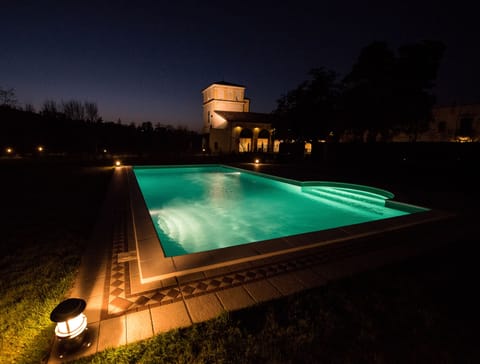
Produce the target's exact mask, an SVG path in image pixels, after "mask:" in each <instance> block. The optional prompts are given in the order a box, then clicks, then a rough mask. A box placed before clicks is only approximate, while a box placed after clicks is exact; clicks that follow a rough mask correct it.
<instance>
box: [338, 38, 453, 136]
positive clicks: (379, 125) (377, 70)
mask: <svg viewBox="0 0 480 364" xmlns="http://www.w3.org/2000/svg"><path fill="white" fill-rule="evenodd" d="M444 49H445V46H444V45H443V44H442V43H441V42H438V41H424V42H421V43H416V44H410V45H405V46H402V47H400V48H399V49H398V52H397V54H398V55H397V54H395V52H394V51H393V50H391V49H390V48H389V47H388V45H387V44H386V43H384V42H375V43H372V44H370V45H368V46H367V47H365V48H364V49H363V50H362V51H361V53H360V56H359V58H358V60H357V62H356V63H355V64H354V65H353V68H352V71H351V72H350V73H349V74H348V75H347V76H346V77H345V78H344V80H343V81H344V85H345V90H344V93H343V97H342V110H343V114H342V115H343V120H344V122H345V126H346V127H348V128H350V129H351V130H353V131H354V132H355V133H357V134H361V133H363V132H364V131H367V132H368V137H367V140H370V141H373V140H375V139H376V138H377V137H378V136H380V137H381V139H382V140H385V139H387V138H388V137H389V135H390V133H391V131H392V130H394V129H401V130H404V131H407V132H408V133H410V134H412V135H413V136H414V138H416V135H417V133H418V132H419V131H421V130H423V129H424V128H426V127H427V124H428V121H429V119H430V113H431V109H432V106H433V104H434V102H435V98H434V96H433V94H432V93H431V89H432V88H433V86H434V80H435V78H436V76H437V70H438V67H439V64H440V60H441V58H442V55H443V52H444Z"/></svg>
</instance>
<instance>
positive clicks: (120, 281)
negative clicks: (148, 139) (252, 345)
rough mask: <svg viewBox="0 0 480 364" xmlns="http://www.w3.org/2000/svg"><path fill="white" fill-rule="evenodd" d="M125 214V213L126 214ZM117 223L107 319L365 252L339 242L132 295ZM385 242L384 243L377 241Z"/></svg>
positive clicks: (370, 247)
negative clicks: (259, 264)
mask: <svg viewBox="0 0 480 364" xmlns="http://www.w3.org/2000/svg"><path fill="white" fill-rule="evenodd" d="M123 215H124V216H125V214H123ZM122 222H123V223H119V224H117V225H116V228H115V231H114V232H113V237H112V242H113V244H112V251H111V259H110V264H109V265H108V266H107V269H108V272H109V273H110V274H107V279H106V280H105V286H106V287H105V291H106V292H108V295H107V297H108V303H107V306H108V307H107V308H106V309H104V310H102V312H103V316H104V317H103V318H102V319H106V318H108V317H114V316H118V315H122V314H125V312H126V311H131V310H136V311H138V310H142V309H146V308H147V307H148V306H157V305H165V304H170V303H174V302H177V301H180V300H188V299H189V298H192V297H195V296H199V295H204V294H209V293H212V292H216V291H220V290H223V289H226V288H231V287H236V286H240V285H242V284H245V283H249V282H253V281H258V280H262V279H265V278H268V277H272V276H276V275H279V274H283V273H287V272H291V271H295V270H299V269H303V268H307V267H309V266H312V265H317V264H324V263H328V262H329V261H333V260H338V259H339V258H345V257H348V256H352V255H358V254H359V252H361V251H362V242H361V241H358V240H357V241H356V242H355V244H351V243H349V242H348V241H347V242H345V243H337V244H334V245H332V246H329V247H328V248H326V249H322V250H319V251H318V252H317V253H314V252H310V253H309V255H304V256H299V257H297V258H293V259H292V258H289V259H288V260H285V261H280V262H275V263H271V264H265V265H263V266H259V267H255V268H251V269H242V270H239V271H235V272H231V273H227V274H222V275H219V276H214V277H209V278H202V279H197V280H193V281H189V282H186V283H176V284H174V285H172V286H170V287H166V288H161V289H155V290H152V291H147V292H140V293H137V294H130V287H129V282H130V280H129V269H128V264H129V263H128V262H121V263H119V262H118V261H117V256H118V254H119V253H122V252H126V251H127V250H128V244H127V241H126V233H125V231H123V229H124V228H125V226H126V225H125V224H124V223H125V221H122ZM377 244H378V245H381V243H377ZM374 245H376V244H375V243H374ZM364 246H365V248H366V249H365V250H368V251H372V250H375V248H376V247H375V246H373V245H372V242H371V241H370V242H369V243H368V244H364Z"/></svg>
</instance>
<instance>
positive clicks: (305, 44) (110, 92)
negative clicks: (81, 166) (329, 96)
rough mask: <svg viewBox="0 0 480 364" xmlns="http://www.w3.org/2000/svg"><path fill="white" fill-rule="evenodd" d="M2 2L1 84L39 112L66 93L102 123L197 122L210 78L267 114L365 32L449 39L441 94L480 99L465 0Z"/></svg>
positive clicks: (471, 15) (354, 48) (340, 66)
mask: <svg viewBox="0 0 480 364" xmlns="http://www.w3.org/2000/svg"><path fill="white" fill-rule="evenodd" d="M0 1H1V6H0V24H1V25H2V32H1V34H0V39H1V44H0V87H3V88H10V87H13V88H15V90H16V93H17V97H18V100H19V103H20V105H23V104H25V103H31V104H33V105H34V106H35V107H36V108H37V109H39V108H40V107H41V105H42V103H43V102H44V101H45V100H46V99H53V100H56V101H58V102H60V101H61V100H65V101H66V100H69V99H72V98H73V99H76V100H80V101H83V100H86V101H94V102H97V104H98V107H99V112H100V115H101V116H102V117H103V119H104V120H112V121H116V120H117V119H118V118H120V119H121V120H122V121H123V122H125V123H128V122H131V121H135V122H142V121H147V120H149V121H152V122H154V123H155V122H160V123H162V124H171V125H182V126H186V127H189V128H190V129H193V130H197V129H200V127H201V115H202V113H201V102H202V99H201V94H200V92H201V90H202V89H203V88H205V87H206V86H208V85H209V84H210V83H212V82H214V81H221V80H224V81H229V82H233V83H239V84H243V85H245V86H246V88H247V89H246V95H247V97H249V98H250V99H251V111H255V112H270V111H272V110H273V109H275V107H276V100H277V99H278V98H279V97H280V96H281V95H282V94H285V93H286V92H287V91H288V90H290V89H292V88H294V87H295V86H297V85H298V84H299V83H300V82H301V81H303V80H305V79H306V78H307V73H308V71H309V70H310V69H312V68H314V67H321V66H324V67H327V68H329V69H332V70H334V71H337V72H338V73H339V74H340V75H341V76H343V75H344V74H345V73H346V72H348V71H349V70H350V68H351V66H352V64H353V63H354V62H355V60H356V59H357V57H358V55H359V52H360V50H361V49H362V48H363V47H365V46H366V45H368V44H370V43H371V42H373V41H377V40H379V41H386V42H388V43H389V44H390V45H391V47H392V48H396V47H398V46H399V45H402V44H406V43H414V42H418V41H421V40H424V39H435V40H441V41H443V42H444V43H445V45H446V46H447V50H446V53H445V55H444V58H443V60H442V65H441V68H440V72H439V77H438V79H437V85H438V87H437V90H436V94H437V96H438V101H439V103H442V104H445V103H451V102H457V103H471V102H480V87H479V85H480V72H479V70H478V68H479V67H480V46H479V44H480V43H479V36H480V31H479V26H478V19H477V18H478V15H477V12H476V11H475V9H474V8H473V5H470V7H469V6H467V5H466V4H462V1H460V2H459V1H456V2H449V3H448V4H446V5H443V4H442V3H444V2H439V1H437V2H430V1H428V2H425V1H423V2H422V1H420V0H417V1H411V0H406V1H402V2H399V3H398V4H394V3H391V2H387V1H378V2H377V1H375V2H372V1H341V0H339V1H335V2H323V1H301V0H297V1H288V2H283V1H261V0H257V1H250V0H248V1H243V2H240V1H239V2H234V1H223V2H217V1H205V0H204V1H191V0H190V1H182V0H178V1H168V2H166V1H160V0H158V1H141V0H139V1H121V0H119V1H100V0H98V1H96V2H94V1H22V0H17V1H8V2H6V1H3V0H0ZM164 3H167V4H168V5H164ZM222 3H223V5H221V4H222ZM470 3H473V2H470ZM225 4H226V5H225ZM235 4H239V6H238V7H236V6H235Z"/></svg>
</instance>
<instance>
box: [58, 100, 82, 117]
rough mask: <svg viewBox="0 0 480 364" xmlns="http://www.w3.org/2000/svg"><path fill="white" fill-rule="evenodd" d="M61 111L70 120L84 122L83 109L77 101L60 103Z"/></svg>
mask: <svg viewBox="0 0 480 364" xmlns="http://www.w3.org/2000/svg"><path fill="white" fill-rule="evenodd" d="M62 111H63V113H64V114H65V117H66V118H67V119H70V120H85V107H84V105H83V104H82V103H81V102H79V101H77V100H69V101H62Z"/></svg>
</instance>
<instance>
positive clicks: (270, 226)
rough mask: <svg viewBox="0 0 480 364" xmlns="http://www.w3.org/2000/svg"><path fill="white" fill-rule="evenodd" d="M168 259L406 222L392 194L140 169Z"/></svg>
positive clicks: (218, 169)
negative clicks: (353, 227) (372, 224)
mask: <svg viewBox="0 0 480 364" xmlns="http://www.w3.org/2000/svg"><path fill="white" fill-rule="evenodd" d="M133 172H134V175H135V178H136V180H137V182H138V185H139V187H140V190H141V194H142V196H143V198H144V200H145V204H146V206H147V208H148V211H149V214H150V218H151V220H152V222H153V225H154V227H155V231H156V234H157V235H158V238H159V242H160V243H161V246H162V249H163V252H164V254H165V256H166V257H174V256H180V255H185V254H192V253H199V252H205V251H210V250H215V249H221V248H227V247H232V246H238V245H242V244H249V243H253V242H259V241H265V240H271V239H278V238H282V237H286V236H294V235H298V234H304V233H311V232H315V231H322V230H328V229H334V228H339V227H344V226H349V225H355V224H361V223H366V222H371V221H376V220H382V219H390V218H394V217H399V216H404V215H408V214H411V213H415V212H420V211H426V210H427V209H424V208H420V207H416V206H408V207H406V206H405V205H403V206H398V205H397V206H392V205H389V204H388V203H387V204H386V201H390V200H391V199H392V198H393V197H394V196H393V194H392V193H390V192H388V191H385V190H381V189H377V188H373V187H368V186H360V185H352V184H344V183H334V182H305V183H302V182H298V181H293V180H287V179H282V178H276V177H272V176H268V175H263V174H259V173H255V172H249V171H244V170H239V169H236V168H231V167H226V166H219V165H202V166H175V167H169V166H164V167H134V168H133Z"/></svg>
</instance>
